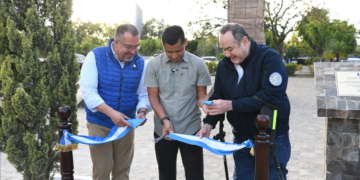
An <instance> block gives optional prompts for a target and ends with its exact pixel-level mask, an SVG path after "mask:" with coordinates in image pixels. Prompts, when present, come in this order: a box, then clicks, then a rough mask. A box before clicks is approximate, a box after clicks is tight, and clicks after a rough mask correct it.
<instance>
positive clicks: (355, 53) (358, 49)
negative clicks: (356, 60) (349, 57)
mask: <svg viewBox="0 0 360 180" xmlns="http://www.w3.org/2000/svg"><path fill="white" fill-rule="evenodd" d="M354 55H355V56H360V46H359V45H358V46H357V48H356V49H355V51H354Z"/></svg>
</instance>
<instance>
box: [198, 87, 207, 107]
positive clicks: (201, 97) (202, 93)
mask: <svg viewBox="0 0 360 180" xmlns="http://www.w3.org/2000/svg"><path fill="white" fill-rule="evenodd" d="M196 90H197V97H198V105H199V106H200V107H201V108H202V109H203V111H204V112H205V113H206V114H207V111H206V106H205V105H204V104H203V103H201V101H206V95H207V87H206V86H196Z"/></svg>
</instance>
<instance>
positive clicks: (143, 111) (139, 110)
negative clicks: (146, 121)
mask: <svg viewBox="0 0 360 180" xmlns="http://www.w3.org/2000/svg"><path fill="white" fill-rule="evenodd" d="M139 113H143V114H144V116H146V113H147V110H145V108H140V109H138V110H137V112H136V114H139Z"/></svg>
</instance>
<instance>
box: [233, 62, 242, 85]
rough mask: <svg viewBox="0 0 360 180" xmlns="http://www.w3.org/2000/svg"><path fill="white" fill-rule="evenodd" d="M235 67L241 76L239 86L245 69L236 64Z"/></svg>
mask: <svg viewBox="0 0 360 180" xmlns="http://www.w3.org/2000/svg"><path fill="white" fill-rule="evenodd" d="M234 65H235V69H236V71H237V72H238V74H239V78H238V84H239V82H240V79H241V78H242V77H243V75H244V69H243V68H242V67H241V66H240V65H239V64H234Z"/></svg>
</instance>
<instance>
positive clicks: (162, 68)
mask: <svg viewBox="0 0 360 180" xmlns="http://www.w3.org/2000/svg"><path fill="white" fill-rule="evenodd" d="M162 45H163V48H164V52H165V53H163V54H161V55H159V56H157V57H155V58H154V59H152V60H150V61H149V62H148V64H147V68H146V71H145V79H144V86H146V87H148V94H149V100H150V103H151V106H152V108H153V109H154V111H155V116H154V124H155V133H154V137H155V138H157V137H159V136H161V135H163V134H168V133H180V134H196V133H197V131H198V130H199V129H200V127H201V112H200V109H199V106H200V107H202V106H203V105H202V104H201V101H205V100H206V94H207V91H206V87H207V86H209V85H211V79H210V74H209V72H208V70H207V67H206V64H205V61H204V60H202V59H201V58H199V57H197V56H195V55H193V54H191V53H188V52H186V51H185V46H186V45H187V39H185V36H184V31H183V30H182V28H181V27H180V26H170V27H168V28H166V29H165V31H164V33H163V35H162ZM178 149H180V153H181V157H182V161H183V165H184V169H185V176H186V179H187V180H191V179H194V180H202V179H204V165H203V151H202V148H201V147H198V146H193V145H189V144H185V143H182V142H178V141H171V140H161V141H159V142H158V143H156V144H155V151H156V158H157V161H158V166H159V177H160V179H162V180H167V179H169V180H173V179H176V157H177V152H178Z"/></svg>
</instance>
